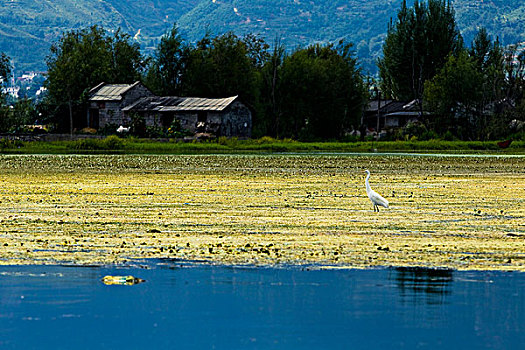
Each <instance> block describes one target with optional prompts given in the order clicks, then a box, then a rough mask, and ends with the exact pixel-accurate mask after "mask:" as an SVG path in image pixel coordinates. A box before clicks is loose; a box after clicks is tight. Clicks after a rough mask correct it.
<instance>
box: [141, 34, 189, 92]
mask: <svg viewBox="0 0 525 350" xmlns="http://www.w3.org/2000/svg"><path fill="white" fill-rule="evenodd" d="M188 50H189V46H188V45H186V44H185V43H184V42H183V40H182V38H181V36H180V35H179V31H178V29H177V26H176V25H173V27H172V28H171V29H170V30H169V31H168V32H167V33H166V34H164V36H162V38H161V39H160V43H159V45H158V46H157V49H156V51H155V54H154V56H153V58H152V60H151V62H150V66H149V69H148V73H147V75H146V84H147V85H148V86H149V88H150V89H151V90H152V91H154V92H155V93H157V94H159V95H164V96H166V95H168V96H177V95H181V93H182V91H181V90H182V79H183V77H184V75H185V74H184V69H185V66H186V61H187V54H188Z"/></svg>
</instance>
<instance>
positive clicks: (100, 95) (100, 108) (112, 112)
mask: <svg viewBox="0 0 525 350" xmlns="http://www.w3.org/2000/svg"><path fill="white" fill-rule="evenodd" d="M147 96H154V95H153V93H152V92H151V91H149V90H148V88H146V87H145V86H144V85H143V84H142V83H141V82H139V81H137V82H135V83H133V84H106V83H100V84H99V85H97V86H95V87H94V88H93V89H91V90H90V91H89V108H88V113H87V125H88V126H89V127H91V128H94V129H99V128H104V127H105V126H107V125H127V124H129V119H127V116H126V115H125V114H124V113H122V109H123V108H124V107H125V106H128V105H130V104H131V103H133V102H135V101H137V100H138V99H140V98H142V97H147Z"/></svg>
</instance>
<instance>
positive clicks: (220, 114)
mask: <svg viewBox="0 0 525 350" xmlns="http://www.w3.org/2000/svg"><path fill="white" fill-rule="evenodd" d="M122 112H123V113H124V114H125V115H127V116H129V115H131V114H132V113H136V114H138V115H141V116H142V117H143V118H144V121H145V123H146V125H147V126H158V127H163V128H168V127H170V126H171V125H172V123H173V121H174V119H175V118H176V119H177V120H178V121H179V122H180V126H181V127H182V128H183V129H184V130H187V131H189V132H191V133H209V134H213V135H215V136H227V137H232V136H233V137H243V138H249V137H251V130H252V113H251V110H250V109H249V108H248V107H247V106H246V105H244V104H243V103H242V102H241V101H239V98H238V96H232V97H226V98H200V97H176V96H167V97H158V96H147V97H143V98H140V99H138V100H137V101H135V102H134V103H132V104H130V105H129V106H127V107H124V108H123V109H122Z"/></svg>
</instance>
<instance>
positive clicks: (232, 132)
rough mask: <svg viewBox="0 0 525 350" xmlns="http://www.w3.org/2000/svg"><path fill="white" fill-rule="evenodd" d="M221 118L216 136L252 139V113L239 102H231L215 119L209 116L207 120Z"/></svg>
mask: <svg viewBox="0 0 525 350" xmlns="http://www.w3.org/2000/svg"><path fill="white" fill-rule="evenodd" d="M215 118H217V119H218V118H222V122H221V123H220V128H219V130H218V132H217V133H215V134H216V135H217V136H227V137H234V136H235V137H243V138H245V137H246V138H249V137H252V112H251V111H250V109H249V108H248V107H246V106H245V105H244V104H242V103H241V102H239V101H235V102H233V103H232V104H231V105H230V106H229V107H228V108H227V109H226V110H225V111H223V112H221V113H220V114H219V115H218V116H217V117H215V115H211V116H209V117H208V119H215Z"/></svg>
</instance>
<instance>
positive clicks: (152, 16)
mask: <svg viewBox="0 0 525 350" xmlns="http://www.w3.org/2000/svg"><path fill="white" fill-rule="evenodd" d="M401 3H402V0H310V1H308V0H138V1H129V0H52V1H51V0H2V1H1V2H0V51H4V52H6V53H7V54H8V55H9V56H10V57H12V58H13V60H14V63H15V68H16V70H17V71H22V70H45V67H46V66H45V56H46V55H47V54H48V52H49V46H50V45H51V44H52V43H53V42H55V41H56V40H57V39H58V38H59V37H60V36H61V34H62V33H63V32H65V31H68V30H72V29H79V28H83V27H87V26H90V25H92V24H100V25H102V26H103V27H104V28H106V29H108V30H116V29H118V28H121V29H122V30H123V31H125V32H127V33H129V34H130V35H131V36H132V37H134V38H135V39H134V40H137V41H138V42H139V43H140V44H141V47H142V48H143V49H144V52H145V53H151V52H152V50H153V49H154V48H155V46H156V44H157V42H158V39H159V37H160V36H161V35H162V34H163V33H165V32H166V30H167V29H169V28H171V26H172V25H173V23H175V22H176V23H177V24H178V25H179V28H180V30H181V33H182V35H183V37H185V38H186V39H187V40H190V41H195V40H198V39H200V38H202V36H203V35H204V34H205V33H206V32H209V33H210V34H212V35H216V34H222V33H224V32H227V31H234V32H235V33H237V34H239V35H243V34H247V33H255V34H260V35H262V36H263V37H265V38H266V39H267V41H268V42H269V43H270V44H271V43H272V42H273V41H274V40H275V39H276V38H280V39H281V42H283V43H284V44H285V45H286V47H287V48H288V49H290V50H292V49H293V48H296V47H298V46H306V45H308V44H311V43H315V42H334V41H338V40H339V39H345V40H347V41H350V42H352V43H354V44H355V49H356V53H357V55H358V57H359V58H360V60H361V62H362V65H363V67H364V68H365V70H371V69H373V68H370V67H373V62H374V59H375V58H376V57H377V56H378V55H380V54H381V45H382V40H383V38H384V36H385V33H386V31H387V28H388V23H389V21H390V18H391V17H395V16H396V14H397V11H398V10H399V8H400V6H401ZM407 3H408V5H409V6H411V5H412V3H413V0H408V1H407ZM452 4H453V6H454V8H455V10H456V19H457V22H458V25H459V27H460V29H461V31H462V34H463V37H464V38H465V42H466V43H470V41H471V40H472V37H473V35H474V33H475V32H476V31H477V29H478V28H479V27H481V26H483V27H486V28H487V29H488V31H489V33H490V34H492V35H493V36H499V37H500V39H501V40H502V42H503V43H505V44H509V43H516V42H519V41H523V40H525V1H523V0H455V1H453V2H452Z"/></svg>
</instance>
